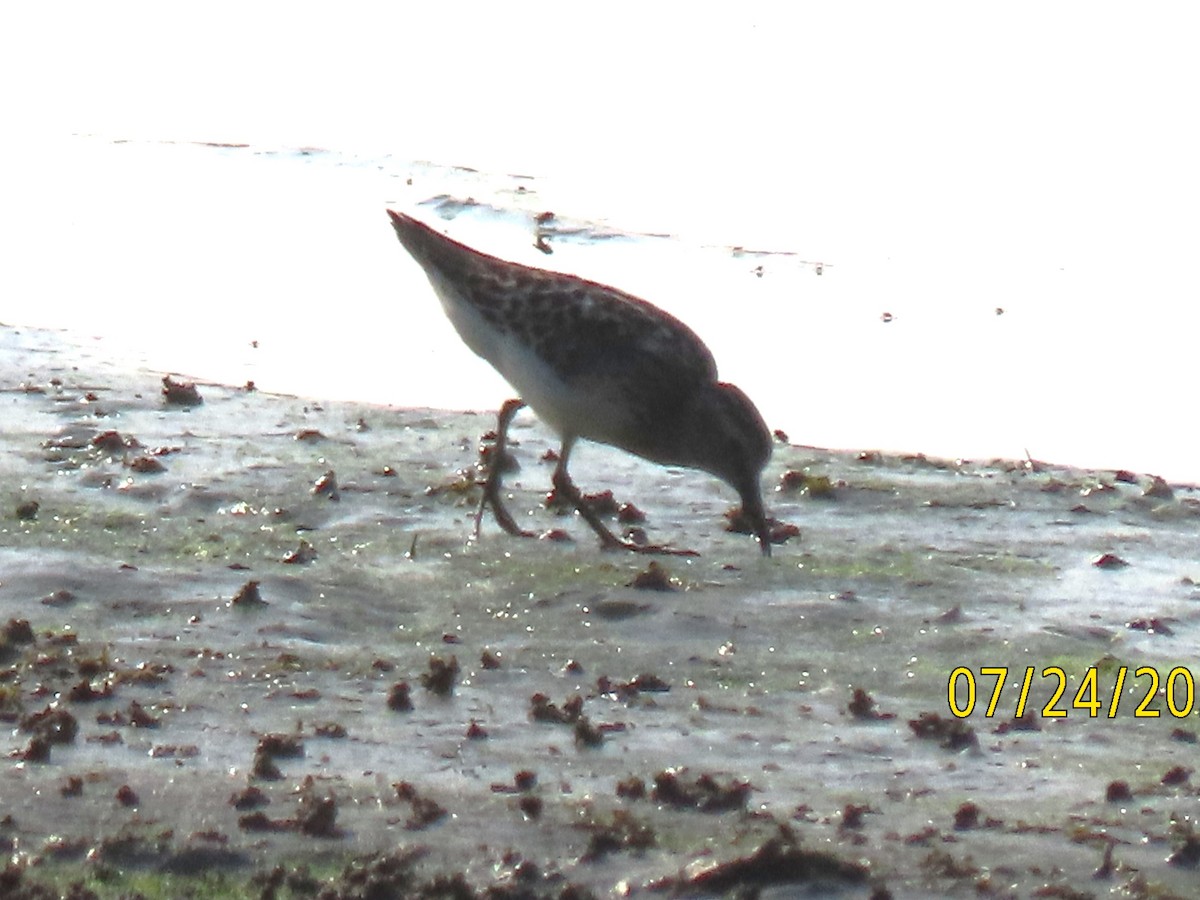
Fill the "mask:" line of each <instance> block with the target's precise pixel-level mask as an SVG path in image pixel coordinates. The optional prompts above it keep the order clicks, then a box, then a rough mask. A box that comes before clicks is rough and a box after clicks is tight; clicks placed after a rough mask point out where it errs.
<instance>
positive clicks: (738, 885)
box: [647, 826, 870, 896]
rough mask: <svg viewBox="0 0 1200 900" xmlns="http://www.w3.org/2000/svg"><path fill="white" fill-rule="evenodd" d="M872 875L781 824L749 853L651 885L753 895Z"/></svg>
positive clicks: (676, 892)
mask: <svg viewBox="0 0 1200 900" xmlns="http://www.w3.org/2000/svg"><path fill="white" fill-rule="evenodd" d="M869 877H870V869H868V868H867V866H865V865H863V864H862V863H858V862H849V861H847V860H843V859H839V858H838V857H836V856H834V855H833V854H832V853H827V852H825V851H822V850H806V849H804V848H803V847H801V846H800V844H799V841H798V840H797V838H796V836H795V834H794V833H793V832H792V830H791V829H790V828H788V827H787V826H781V827H780V829H779V834H777V835H775V836H772V837H770V838H768V839H767V840H766V841H765V842H764V843H763V844H762V845H761V846H760V847H759V848H758V849H757V850H756V851H754V852H753V853H751V854H749V855H748V856H742V857H738V858H737V859H732V860H729V861H727V862H722V863H713V864H711V865H707V866H704V867H702V868H699V869H697V870H694V871H692V872H691V873H690V874H687V875H677V876H669V877H667V878H662V879H660V880H658V881H654V882H651V883H650V884H648V885H647V887H648V888H649V889H650V890H651V891H654V892H657V893H670V894H671V895H672V896H687V895H690V894H691V893H693V892H700V893H703V894H706V895H714V894H736V895H737V896H753V895H755V894H757V893H758V891H757V889H758V888H761V887H766V886H769V885H779V884H802V883H806V882H812V883H813V884H814V885H815V886H820V887H822V888H825V889H828V888H829V886H830V885H831V884H833V883H838V882H841V883H844V884H862V883H864V882H865V881H867V879H868V878H869Z"/></svg>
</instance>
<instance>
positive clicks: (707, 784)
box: [650, 769, 751, 813]
mask: <svg viewBox="0 0 1200 900" xmlns="http://www.w3.org/2000/svg"><path fill="white" fill-rule="evenodd" d="M686 771H687V770H686V769H663V770H662V771H661V772H659V773H658V774H656V775H655V776H654V787H653V788H652V789H651V791H650V799H651V800H653V801H654V802H656V803H664V804H666V805H667V806H675V807H681V808H687V809H695V810H699V811H700V812H706V813H721V812H729V811H730V810H738V809H745V807H746V798H747V797H749V796H750V791H751V786H750V784H749V782H745V781H740V780H738V779H731V780H730V781H729V782H728V783H726V784H721V783H720V782H718V781H717V779H716V778H715V777H714V776H713V775H711V774H709V773H707V772H703V773H701V774H700V775H698V776H696V777H695V778H694V779H689V778H687V776H686V774H685V773H686Z"/></svg>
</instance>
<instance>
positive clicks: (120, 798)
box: [116, 784, 140, 807]
mask: <svg viewBox="0 0 1200 900" xmlns="http://www.w3.org/2000/svg"><path fill="white" fill-rule="evenodd" d="M116 798H117V802H118V803H120V804H121V805H122V806H130V807H132V806H137V805H139V803H140V800H139V798H138V795H137V792H136V791H135V790H134V789H133V788H131V787H130V786H129V785H127V784H123V785H121V786H120V787H119V788H117V794H116Z"/></svg>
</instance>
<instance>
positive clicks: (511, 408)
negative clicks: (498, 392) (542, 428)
mask: <svg viewBox="0 0 1200 900" xmlns="http://www.w3.org/2000/svg"><path fill="white" fill-rule="evenodd" d="M524 406H525V403H524V402H523V401H521V400H516V399H513V400H505V401H504V405H503V406H501V407H500V413H499V415H498V416H497V419H496V437H495V440H494V442H493V443H492V446H491V449H490V452H489V453H487V454H484V453H483V452H482V451H481V452H480V454H479V455H480V465H481V467H482V468H484V469H486V471H487V477H486V478H484V480H483V481H482V482H480V484H481V485H482V487H483V496H481V497H480V498H479V506H478V508H477V509H476V510H475V529H474V531H473V533H472V538H471V539H472V540H474V541H477V540H479V532H480V528H481V526H482V524H483V511H484V509H485V508H486V507H488V506H491V508H492V514H493V515H494V516H495V517H496V524H497V525H499V526H500V527H501V528H503V529H504V530H505V531H506V532H508V533H509V534H511V535H513V536H514V537H528V538H534V537H537V534H536V533H535V532H532V531H527V530H526V529H524V528H522V527H521V526H520V525H518V524H517V522H516V520H515V519H514V518H513V517H512V515H511V514H510V513H509V511H508V510H507V509H506V508H505V506H504V500H503V498H502V497H501V490H500V489H501V482H502V480H503V478H504V470H505V467H506V465H507V463H508V461H509V455H508V426H509V425H511V424H512V420H513V416H515V415H516V414H517V413H518V412H519V411H520V410H521V408H522V407H524Z"/></svg>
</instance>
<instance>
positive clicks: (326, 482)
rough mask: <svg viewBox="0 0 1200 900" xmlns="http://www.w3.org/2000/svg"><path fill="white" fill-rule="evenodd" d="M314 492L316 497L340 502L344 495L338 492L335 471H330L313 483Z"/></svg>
mask: <svg viewBox="0 0 1200 900" xmlns="http://www.w3.org/2000/svg"><path fill="white" fill-rule="evenodd" d="M312 492H313V494H314V495H315V496H318V497H321V496H324V497H328V498H329V499H330V500H333V501H335V502H336V501H338V500H340V499H342V495H341V494H340V493H339V492H338V480H337V473H336V472H334V471H333V469H329V470H327V471H326V472H325V474H324V475H322V476H321V477H320V478H318V479H317V480H316V481H315V482H313V487H312Z"/></svg>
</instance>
